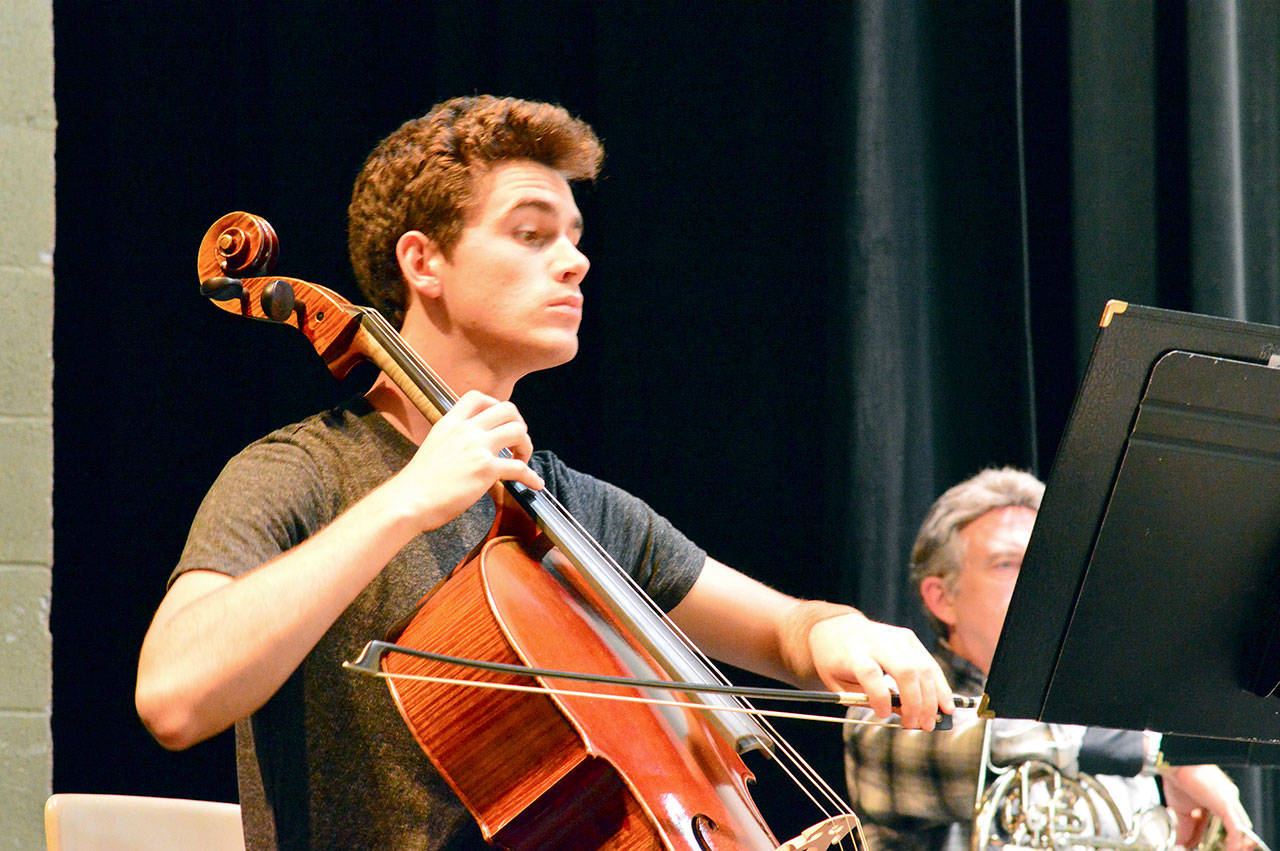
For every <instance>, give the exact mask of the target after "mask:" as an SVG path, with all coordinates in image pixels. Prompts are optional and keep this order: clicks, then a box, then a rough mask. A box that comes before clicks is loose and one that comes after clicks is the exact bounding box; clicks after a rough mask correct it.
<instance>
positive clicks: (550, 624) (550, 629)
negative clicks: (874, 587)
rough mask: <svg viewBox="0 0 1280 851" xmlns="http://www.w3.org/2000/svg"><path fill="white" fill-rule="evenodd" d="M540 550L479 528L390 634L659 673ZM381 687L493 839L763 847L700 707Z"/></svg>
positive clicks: (752, 812) (420, 669)
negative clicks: (451, 567)
mask: <svg viewBox="0 0 1280 851" xmlns="http://www.w3.org/2000/svg"><path fill="white" fill-rule="evenodd" d="M501 513H502V512H500V515H501ZM499 522H501V517H500V518H499V520H498V521H496V523H495V525H497V523H499ZM541 550H542V548H541V547H536V546H535V547H530V545H529V544H528V543H527V539H525V538H523V537H517V536H512V535H504V534H498V535H491V536H490V537H489V538H487V539H486V541H485V542H484V543H483V544H482V545H481V546H480V547H479V548H478V549H477V551H476V552H475V553H474V554H473V555H472V557H471V558H469V559H468V560H467V561H466V562H465V563H464V564H463V565H462V566H460V567H459V568H458V570H457V571H455V573H454V574H453V575H452V576H451V577H450V578H449V579H447V580H446V581H444V582H442V583H441V584H440V585H439V586H437V588H436V589H435V590H434V591H433V592H432V593H431V594H429V595H428V596H427V597H426V598H425V599H424V600H423V601H422V602H421V604H420V605H419V608H418V609H417V611H416V612H415V613H414V614H413V616H412V617H411V619H410V620H409V622H408V624H407V625H406V626H405V627H404V629H403V630H402V631H401V632H399V633H398V635H397V636H396V638H395V639H394V640H395V641H397V642H398V643H400V644H403V645H405V646H410V647H430V648H431V649H432V650H434V651H436V652H439V653H445V654H448V655H454V656H460V657H464V658H472V659H484V660H486V661H497V662H507V663H511V664H528V665H535V666H538V667H550V668H557V669H560V670H572V671H592V672H595V673H603V674H612V675H622V676H639V677H643V678H663V679H666V678H667V677H666V676H665V674H664V673H663V672H662V670H661V669H660V668H659V667H658V666H657V665H656V664H654V663H653V661H652V660H651V659H649V658H647V654H645V652H644V651H643V650H642V649H641V648H639V647H638V646H636V645H635V643H634V642H632V641H630V640H629V639H628V637H627V636H625V635H624V634H623V633H622V632H621V631H620V630H619V629H618V628H617V624H616V623H614V622H613V621H612V619H611V618H610V617H609V616H608V615H607V609H605V610H602V609H600V608H599V607H598V606H597V605H595V604H594V603H593V601H591V600H589V599H588V597H589V595H590V592H589V591H588V590H586V589H583V588H579V587H575V583H573V582H572V581H571V580H570V579H569V577H571V575H572V571H573V570H574V568H573V565H571V564H570V563H569V562H568V561H566V560H565V559H563V558H562V557H560V556H559V553H558V552H557V551H556V550H554V549H553V550H550V551H549V552H547V553H546V554H545V555H542V553H541ZM383 667H384V670H385V671H386V672H387V673H388V674H393V675H395V674H398V675H404V674H410V675H427V676H436V677H450V676H456V675H457V672H456V669H453V668H452V666H449V665H445V664H443V663H440V662H433V661H430V660H424V659H421V658H418V657H413V656H407V655H402V654H395V653H392V654H388V655H387V656H386V657H385V658H384V659H383ZM468 677H469V678H470V679H490V680H500V681H501V680H506V681H515V680H516V678H514V677H512V676H511V675H509V674H500V673H489V672H475V673H472V674H469V675H468ZM526 682H527V681H526ZM388 684H389V686H390V688H391V690H392V693H393V695H394V696H395V700H396V705H397V706H398V707H399V709H400V713H401V715H402V717H403V718H404V719H405V723H406V724H407V725H408V726H409V728H410V730H411V731H412V732H413V734H414V737H415V738H416V739H417V741H418V743H419V745H421V747H422V749H423V751H424V752H425V753H426V754H427V756H428V757H430V759H431V761H432V762H433V763H434V764H435V765H436V768H437V769H438V770H439V771H440V772H441V774H442V775H443V776H444V777H445V778H446V780H448V782H449V784H450V785H451V786H452V787H453V789H454V791H455V792H457V794H458V796H459V798H460V799H461V800H462V801H463V803H464V804H465V805H466V807H467V809H468V810H470V811H471V813H472V814H473V815H474V816H475V818H476V820H477V822H478V823H479V825H480V828H481V831H482V832H483V834H484V835H485V837H486V839H488V840H489V841H491V842H493V843H494V844H496V845H498V846H500V847H503V848H519V849H526V848H530V849H531V848H569V847H573V848H608V849H650V848H669V849H774V848H776V847H777V845H778V843H777V841H776V840H775V839H774V838H773V836H772V834H771V833H770V832H769V830H768V828H767V827H766V826H765V823H764V820H763V818H762V817H761V816H760V814H759V812H758V811H757V810H756V808H755V805H754V803H753V802H752V801H751V798H750V796H749V795H748V793H747V788H746V785H747V783H748V782H749V780H750V779H751V776H750V773H749V771H748V769H747V767H746V766H745V765H744V764H743V762H742V760H741V759H740V757H739V756H738V755H737V753H736V752H734V750H733V749H732V747H730V746H729V745H728V743H727V742H725V741H724V740H723V738H721V737H719V736H717V735H715V734H714V731H712V730H710V729H708V727H707V725H706V721H705V718H704V717H703V716H702V713H699V712H696V711H691V710H688V709H679V708H673V707H662V706H656V705H653V704H648V703H643V702H618V701H614V700H600V699H595V698H591V697H581V696H575V695H566V694H554V695H553V694H532V693H526V692H519V691H491V690H488V689H483V688H475V687H472V686H465V685H447V684H439V683H432V682H423V681H418V680H413V679H409V678H402V677H395V676H392V677H390V678H389V679H388ZM544 685H547V686H552V687H554V686H555V685H556V682H555V681H553V680H547V681H545V682H544ZM563 685H565V686H566V687H567V688H573V689H580V688H581V684H572V685H570V684H568V683H563ZM591 688H592V689H593V690H596V691H601V692H611V693H627V692H636V691H638V690H636V689H625V688H622V687H619V686H605V685H594V686H591ZM655 696H657V697H661V696H663V695H655Z"/></svg>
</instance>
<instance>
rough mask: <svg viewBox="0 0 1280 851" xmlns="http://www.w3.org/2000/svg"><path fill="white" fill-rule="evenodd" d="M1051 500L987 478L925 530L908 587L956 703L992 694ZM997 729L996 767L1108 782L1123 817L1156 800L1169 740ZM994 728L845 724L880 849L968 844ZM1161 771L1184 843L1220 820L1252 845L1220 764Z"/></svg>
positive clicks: (854, 794)
mask: <svg viewBox="0 0 1280 851" xmlns="http://www.w3.org/2000/svg"><path fill="white" fill-rule="evenodd" d="M1043 493H1044V485H1043V484H1042V483H1041V482H1040V481H1038V480H1037V479H1036V478H1035V477H1034V476H1032V475H1030V474H1029V473H1024V472H1022V471H1019V470H1014V469H1011V468H1004V469H989V470H984V471H983V472H981V473H979V474H978V475H976V476H974V477H973V478H971V479H968V480H967V481H964V482H961V483H960V484H958V485H956V486H955V487H953V488H951V489H950V490H948V491H947V492H946V493H944V494H943V495H942V496H941V497H939V498H938V500H937V502H935V503H934V504H933V507H932V508H931V509H930V510H929V513H928V515H927V516H926V517H925V520H924V522H923V524H921V526H920V531H919V534H918V535H917V537H916V542H915V546H914V547H913V549H912V554H911V580H912V583H913V584H914V585H915V586H916V589H917V590H918V592H919V594H920V600H921V602H922V603H923V605H924V608H925V610H926V612H927V614H928V615H929V620H930V623H931V624H932V625H933V627H934V629H935V630H936V631H937V633H938V635H939V637H940V640H939V642H938V647H937V649H936V650H935V651H934V655H935V657H936V658H937V659H938V662H939V664H940V665H941V667H942V669H943V670H944V671H945V672H946V673H947V677H948V679H949V680H950V682H951V686H952V688H953V689H954V690H955V692H956V693H957V694H966V695H974V696H977V695H980V694H981V693H982V689H983V685H984V683H985V682H986V677H987V674H988V673H989V671H990V670H991V660H992V658H993V657H994V655H995V650H996V642H997V640H998V639H999V638H1000V630H1001V627H1002V626H1003V625H1004V618H1005V613H1006V612H1007V611H1008V608H1009V600H1010V598H1011V597H1012V595H1013V586H1014V583H1015V582H1016V581H1017V579H1018V572H1019V570H1020V568H1021V566H1022V557H1023V554H1024V553H1025V552H1026V549H1027V543H1028V542H1029V541H1030V539H1031V529H1032V526H1033V525H1034V524H1035V519H1036V512H1037V511H1038V510H1039V508H1040V498H1041V495H1042V494H1043ZM991 724H992V729H991V734H992V735H991V751H992V760H993V762H995V763H996V764H1011V763H1016V762H1020V761H1022V760H1026V759H1037V760H1043V761H1045V762H1048V763H1050V764H1053V765H1056V766H1057V767H1058V768H1060V769H1062V770H1064V771H1066V772H1067V773H1075V772H1077V771H1083V772H1086V773H1089V774H1094V775H1099V778H1098V779H1099V780H1101V781H1102V782H1103V784H1104V785H1105V786H1106V788H1107V789H1108V791H1109V793H1110V794H1111V795H1112V796H1113V798H1114V799H1115V800H1116V802H1117V804H1118V805H1119V806H1120V807H1121V808H1122V809H1123V810H1124V811H1125V812H1126V815H1127V816H1128V815H1132V814H1133V813H1135V812H1138V811H1140V810H1142V809H1144V808H1147V807H1155V806H1159V805H1160V798H1159V792H1158V790H1157V788H1156V784H1155V780H1154V775H1155V774H1156V773H1157V756H1158V755H1159V753H1160V737H1159V736H1156V735H1153V734H1143V733H1140V732H1134V731H1119V730H1102V729H1098V728H1092V727H1090V728H1084V727H1077V726H1071V725H1063V724H1041V723H1037V722H1032V721H1013V720H1006V719H996V720H995V721H992V722H991ZM985 726H986V725H985V723H984V722H981V721H979V720H978V719H977V718H976V717H975V716H973V715H969V716H968V717H967V718H963V717H961V718H957V719H956V721H955V724H954V725H953V728H952V729H951V730H948V731H945V732H942V731H939V732H934V733H922V732H919V731H915V730H898V729H892V728H887V727H868V726H850V727H848V728H847V729H846V733H845V746H846V747H845V766H846V777H847V781H848V787H849V795H850V798H851V800H852V801H853V804H854V808H855V809H856V810H857V811H858V814H859V816H860V817H861V818H862V819H863V826H864V828H865V829H866V832H867V837H868V840H869V841H870V844H871V847H872V849H873V851H877V849H890V848H893V849H942V848H966V849H967V848H969V847H970V834H971V831H972V828H973V819H974V805H975V797H976V793H977V784H978V772H979V768H980V765H981V759H982V747H983V733H984V730H985ZM1159 773H1160V774H1161V776H1162V777H1163V781H1164V792H1165V797H1166V799H1167V803H1168V805H1169V806H1170V807H1171V808H1172V809H1173V810H1174V812H1175V814H1176V817H1177V822H1178V824H1177V828H1178V835H1179V841H1180V843H1181V844H1183V845H1184V846H1185V845H1188V844H1189V843H1188V839H1189V838H1191V837H1193V836H1194V835H1195V834H1196V831H1197V830H1198V829H1199V828H1201V827H1202V826H1203V821H1204V819H1206V818H1207V817H1208V815H1209V814H1210V813H1211V814H1214V815H1217V816H1218V817H1219V818H1221V819H1222V821H1223V824H1224V826H1225V827H1226V829H1227V840H1228V848H1231V849H1233V850H1234V849H1241V848H1245V847H1248V846H1249V845H1250V844H1251V842H1252V840H1251V839H1249V838H1247V836H1246V834H1245V833H1244V831H1245V830H1247V829H1248V828H1250V826H1251V825H1250V820H1249V816H1248V814H1247V813H1246V812H1245V811H1244V808H1243V807H1242V806H1241V805H1240V800H1239V793H1238V790H1237V789H1236V787H1235V784H1234V783H1232V782H1231V780H1230V779H1229V778H1228V777H1227V776H1226V775H1225V774H1224V773H1223V772H1222V771H1221V770H1220V769H1218V768H1217V767H1216V766H1212V765H1183V766H1177V767H1168V766H1164V767H1161V768H1160V770H1159ZM1110 827H1111V828H1112V830H1113V831H1114V829H1115V826H1114V825H1112V826H1110ZM1112 838H1116V837H1115V836H1114V835H1113V836H1112Z"/></svg>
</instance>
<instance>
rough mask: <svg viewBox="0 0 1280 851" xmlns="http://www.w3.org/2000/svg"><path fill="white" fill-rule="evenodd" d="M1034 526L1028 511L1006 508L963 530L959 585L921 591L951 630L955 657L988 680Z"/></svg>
mask: <svg viewBox="0 0 1280 851" xmlns="http://www.w3.org/2000/svg"><path fill="white" fill-rule="evenodd" d="M1035 522H1036V512H1035V511H1034V510H1032V509H1030V508H1023V507H1021V506H1008V507H1005V508H997V509H994V510H992V511H988V512H987V513H986V514H983V515H982V516H980V517H978V518H977V519H976V520H974V521H972V522H971V523H969V525H967V526H965V527H964V528H963V529H961V530H960V533H959V539H960V547H961V549H962V553H963V557H962V558H961V561H960V571H959V573H958V574H957V575H956V578H955V584H954V585H953V586H952V587H951V588H947V587H946V585H945V584H944V583H943V582H942V580H940V579H937V577H931V579H933V580H935V581H936V583H937V584H936V586H934V587H933V588H931V589H925V588H924V587H923V586H922V588H921V591H922V592H923V593H924V595H925V602H926V605H928V606H929V609H930V611H932V612H933V613H934V616H935V617H937V618H938V619H939V620H941V621H942V622H943V623H945V624H947V625H948V626H949V627H950V630H951V635H950V639H949V640H950V644H951V649H952V651H954V652H955V653H956V654H957V655H958V656H961V657H963V658H965V659H968V660H969V661H970V662H972V663H973V664H975V665H977V666H978V668H979V669H980V670H981V671H982V672H983V673H984V674H986V673H990V671H991V659H992V657H993V656H994V655H995V652H996V642H997V640H999V638H1000V628H1001V627H1002V626H1003V625H1004V616H1005V613H1006V612H1007V611H1008V610H1009V599H1010V597H1012V595H1013V586H1014V583H1015V582H1017V580H1018V571H1019V570H1020V569H1021V568H1022V556H1023V555H1024V554H1025V553H1026V551H1027V542H1028V541H1029V540H1030V539H1031V527H1032V526H1034V525H1035ZM927 581H928V580H926V582H927ZM931 598H932V599H931Z"/></svg>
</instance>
